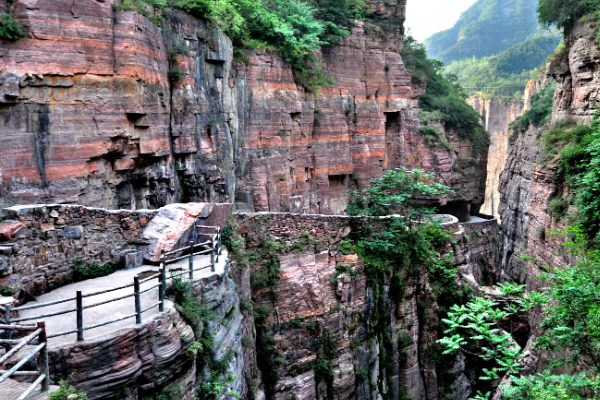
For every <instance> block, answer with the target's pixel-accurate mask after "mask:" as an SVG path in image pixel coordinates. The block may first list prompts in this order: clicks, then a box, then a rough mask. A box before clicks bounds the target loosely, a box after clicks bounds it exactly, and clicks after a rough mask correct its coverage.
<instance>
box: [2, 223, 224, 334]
mask: <svg viewBox="0 0 600 400" xmlns="http://www.w3.org/2000/svg"><path fill="white" fill-rule="evenodd" d="M199 230H209V231H211V232H215V233H199V232H198V231H199ZM194 232H195V235H194V237H195V240H192V241H190V242H189V245H188V246H185V247H182V248H179V249H177V250H173V251H169V252H164V251H163V252H162V254H161V259H160V267H159V271H158V273H157V274H154V275H151V276H149V277H147V278H144V279H139V278H138V277H135V278H134V279H133V283H130V284H127V285H122V286H118V287H115V288H111V289H105V290H100V291H96V292H92V293H85V294H84V293H82V292H81V291H77V292H76V293H75V296H73V297H68V298H64V299H60V300H54V301H49V302H46V303H40V304H32V305H24V306H20V307H11V306H10V305H7V306H6V307H0V308H1V309H2V311H3V313H4V323H5V324H6V325H7V326H12V325H11V324H14V323H22V322H26V321H39V320H41V319H43V318H48V317H54V316H57V315H63V314H70V313H75V315H76V319H77V328H76V329H72V330H67V331H63V332H57V333H52V334H50V335H47V338H48V339H51V338H55V337H59V336H65V335H70V334H75V333H76V334H77V341H82V340H84V332H85V331H87V330H90V329H95V328H99V327H101V326H105V325H109V324H113V323H115V322H119V321H123V320H125V319H129V318H133V317H135V320H136V324H141V323H142V315H143V314H144V313H145V312H147V311H149V310H151V309H153V308H154V307H158V308H159V311H160V312H163V311H164V310H165V296H166V290H167V282H168V280H169V279H173V278H176V277H179V276H182V275H184V274H187V275H188V277H189V280H190V281H191V282H194V272H197V271H201V270H204V269H207V268H211V271H213V272H214V271H215V265H216V263H218V262H219V255H221V253H222V248H221V228H219V227H216V226H201V225H195V230H194ZM199 237H207V238H209V240H206V241H203V242H201V243H197V240H198V238H199ZM207 247H208V248H207ZM187 252H189V254H185V255H183V256H180V255H181V254H182V253H187ZM206 254H210V255H211V257H210V264H209V265H206V266H202V267H200V268H196V267H195V266H194V257H195V256H198V255H206ZM173 256H175V257H173ZM185 258H189V264H188V265H189V268H188V270H184V271H183V272H176V273H171V274H170V275H169V276H167V272H168V265H169V264H172V263H175V262H177V261H179V260H182V259H185ZM154 279H157V280H158V282H157V283H156V284H154V285H152V286H149V287H147V288H144V289H142V288H141V285H142V284H144V283H146V282H149V281H151V280H154ZM131 287H132V288H133V293H129V294H126V295H122V296H118V297H114V298H111V299H108V300H104V301H99V302H97V303H93V304H87V305H85V306H84V305H83V299H84V298H89V297H94V296H99V295H102V294H106V293H110V292H114V291H117V290H122V289H127V288H131ZM156 288H158V289H159V290H158V301H157V302H156V303H154V304H152V305H150V306H148V307H146V308H143V309H142V302H141V295H142V294H144V293H146V292H149V291H150V290H153V289H156ZM129 297H133V298H134V303H135V312H134V313H132V314H128V315H125V316H122V317H119V318H115V319H112V320H109V321H103V322H98V323H95V324H93V325H88V326H85V325H84V323H83V314H84V310H86V309H90V308H93V307H99V306H103V305H105V304H108V303H112V302H114V301H118V300H123V299H126V298H129ZM70 301H75V307H73V308H69V309H66V310H58V311H54V312H49V313H45V314H39V315H34V316H25V317H20V318H12V316H11V315H12V313H13V312H18V311H25V310H33V309H39V308H44V307H51V306H55V305H57V304H62V303H66V302H70ZM0 329H1V328H0ZM10 339H11V336H10V333H9V336H8V337H7V338H6V340H10ZM0 343H2V341H0Z"/></svg>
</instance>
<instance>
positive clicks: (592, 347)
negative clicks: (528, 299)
mask: <svg viewBox="0 0 600 400" xmlns="http://www.w3.org/2000/svg"><path fill="white" fill-rule="evenodd" d="M567 233H568V234H569V235H571V236H574V238H573V240H572V241H570V242H567V243H566V244H565V246H566V247H567V249H568V250H569V253H571V254H572V255H573V256H575V257H576V258H577V264H576V265H575V266H572V267H568V268H554V269H552V271H551V272H549V273H547V274H544V275H543V276H542V278H544V279H546V280H547V281H549V282H550V285H549V289H548V291H547V293H548V295H549V296H550V298H551V299H552V300H553V301H552V302H550V303H548V306H547V309H546V310H545V314H546V318H545V319H544V321H543V322H542V324H541V327H542V328H544V329H545V332H546V333H545V334H544V335H543V336H542V337H540V338H538V341H537V343H538V345H539V346H540V347H542V348H544V349H546V350H551V351H561V350H562V349H565V348H568V349H570V350H571V357H572V358H573V359H574V360H575V361H576V360H577V359H578V358H579V357H580V356H585V357H586V359H588V360H590V361H591V362H592V364H593V366H594V369H595V371H596V372H600V316H599V314H598V311H599V309H598V305H599V304H600V298H599V293H600V292H599V290H598V289H599V287H600V250H593V249H587V248H586V246H587V242H586V238H585V236H584V234H583V232H582V231H581V230H579V229H575V228H570V229H569V230H568V231H567ZM553 234H554V235H556V234H560V232H553Z"/></svg>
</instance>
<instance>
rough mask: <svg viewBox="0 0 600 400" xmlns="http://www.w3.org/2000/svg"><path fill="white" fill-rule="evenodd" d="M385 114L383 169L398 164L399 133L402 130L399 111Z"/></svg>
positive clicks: (394, 166)
mask: <svg viewBox="0 0 600 400" xmlns="http://www.w3.org/2000/svg"><path fill="white" fill-rule="evenodd" d="M384 114H385V159H384V161H383V168H384V169H392V168H397V167H399V166H400V149H401V146H400V133H401V132H402V116H401V115H400V111H394V112H386V113H384Z"/></svg>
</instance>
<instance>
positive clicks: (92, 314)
mask: <svg viewBox="0 0 600 400" xmlns="http://www.w3.org/2000/svg"><path fill="white" fill-rule="evenodd" d="M226 259H227V252H226V251H225V249H223V254H222V255H221V256H219V262H218V263H216V265H215V272H212V271H211V269H210V267H209V268H206V269H203V270H202V271H194V279H200V278H206V277H209V276H212V275H216V274H219V275H221V274H223V272H224V270H225V260H226ZM188 265H189V260H188V259H187V258H186V259H183V260H180V261H178V262H176V263H173V264H169V265H168V268H169V269H168V271H169V272H174V273H176V272H179V271H188V270H189V267H188ZM209 265H210V254H207V255H200V256H195V257H194V267H195V269H197V268H200V267H204V266H209ZM157 272H158V266H146V265H145V266H142V267H139V268H133V269H129V270H122V271H117V272H115V273H113V274H111V275H108V276H105V277H102V278H96V279H89V280H86V281H82V282H77V283H73V284H70V285H67V286H63V287H61V288H59V289H56V290H53V291H52V292H50V293H47V294H44V295H42V296H39V297H38V298H37V302H38V303H46V302H49V301H54V300H59V299H64V298H68V297H74V296H75V293H76V292H77V291H78V290H81V291H82V293H83V295H84V296H85V295H86V293H90V292H96V291H99V290H105V289H110V288H113V287H119V286H123V285H126V284H128V283H131V284H133V278H134V277H135V276H139V278H140V279H144V278H146V277H148V276H150V275H152V274H155V273H157ZM169 272H168V273H167V276H169V275H170V273H169ZM187 276H188V275H187V274H184V275H182V278H184V279H187ZM156 283H158V279H152V280H150V281H148V282H145V283H143V284H141V288H140V289H141V290H142V291H143V290H144V289H146V288H148V287H150V286H153V285H155V284H156ZM131 293H133V286H132V287H128V288H125V289H120V290H116V291H113V292H109V293H105V294H102V295H98V296H92V297H84V298H83V306H84V307H85V306H87V305H91V304H96V303H99V302H103V301H106V300H110V299H115V298H118V297H121V296H125V295H127V294H131ZM140 297H141V303H142V304H141V308H142V309H144V308H147V307H149V306H151V305H152V304H155V303H156V302H158V287H156V288H154V289H151V290H149V291H148V292H145V293H142V295H141V296H140ZM31 304H36V302H30V303H27V305H31ZM75 307H76V305H75V300H72V301H68V302H65V303H61V304H56V305H53V306H49V307H43V308H38V309H33V310H23V311H20V312H19V317H29V316H36V315H41V314H47V313H50V312H56V311H60V310H68V309H73V308H75ZM172 307H173V304H172V303H171V302H170V301H168V300H166V301H165V309H166V310H168V309H170V308H172ZM133 313H135V301H134V297H128V298H125V299H121V300H116V301H114V302H111V303H108V304H103V305H100V306H98V307H93V308H88V309H84V310H83V324H84V326H89V325H93V324H97V323H100V322H104V321H110V320H112V319H116V318H119V317H122V316H126V315H129V314H133ZM158 314H159V311H158V306H157V307H153V308H152V309H150V310H148V311H146V312H144V313H143V315H142V323H144V322H147V321H149V320H151V319H152V318H154V317H155V316H156V315H158ZM43 320H44V321H45V322H46V330H47V332H48V335H52V334H55V333H59V332H64V331H69V330H72V329H76V327H77V316H76V313H75V312H71V313H68V314H63V315H57V316H53V317H46V318H43ZM33 322H35V320H34V321H29V322H26V323H33ZM133 326H135V317H131V318H128V319H125V320H122V321H119V322H115V323H112V324H109V325H104V326H102V327H98V328H94V329H90V330H86V331H85V332H84V339H85V340H90V339H97V338H100V337H104V336H108V335H110V334H112V333H114V332H116V331H119V330H121V329H125V328H131V327H133ZM76 340H77V335H76V334H75V333H73V334H69V335H65V336H59V337H56V338H51V339H49V340H48V342H49V347H50V348H53V347H58V346H62V345H68V344H72V343H74V342H76ZM0 399H1V400H4V397H2V396H0Z"/></svg>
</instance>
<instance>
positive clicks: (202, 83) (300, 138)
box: [0, 0, 485, 214]
mask: <svg viewBox="0 0 600 400" xmlns="http://www.w3.org/2000/svg"><path fill="white" fill-rule="evenodd" d="M10 3H11V5H10V7H9V8H10V12H11V13H12V14H13V15H14V16H15V17H16V18H17V19H18V20H19V21H21V22H22V23H23V24H24V25H25V26H26V27H27V29H28V30H29V32H30V37H29V38H28V39H24V40H20V41H18V42H15V43H13V42H7V41H2V42H0V70H1V75H0V103H2V104H1V106H0V115H1V117H2V118H0V132H2V135H0V204H5V205H6V204H15V203H33V202H59V203H79V204H85V205H95V206H103V207H107V208H138V209H139V208H157V207H159V206H162V205H164V204H167V203H170V202H174V201H192V200H193V201H227V202H233V201H235V202H236V203H237V204H238V206H240V207H241V208H245V209H253V210H258V211H261V210H272V211H294V212H317V213H327V214H329V213H340V212H343V211H344V209H345V207H346V202H347V196H346V192H347V191H348V189H351V188H359V189H360V188H364V187H365V186H366V185H367V184H368V182H369V180H370V179H371V178H372V177H374V176H379V175H381V174H382V173H383V171H384V170H385V169H386V168H393V167H396V166H399V165H406V166H409V167H422V168H425V169H429V170H434V171H436V172H437V173H438V174H439V176H440V178H441V180H442V181H444V182H445V183H448V184H450V185H452V186H453V187H454V188H455V189H456V190H457V195H456V196H455V198H454V199H451V200H456V201H459V203H458V204H460V206H461V207H463V208H464V207H465V206H468V205H469V204H474V205H475V206H476V207H478V205H479V204H481V202H482V187H483V185H482V179H483V178H484V177H483V175H482V174H481V173H480V171H481V168H480V167H479V166H478V165H477V163H476V162H471V161H469V159H470V156H471V154H470V153H471V146H470V144H469V143H468V141H464V140H459V139H458V136H457V135H456V133H452V132H448V133H447V136H448V137H449V139H450V142H451V144H452V145H453V149H452V150H447V149H445V148H443V147H439V146H438V147H436V146H433V145H430V144H428V143H427V142H426V141H425V140H424V138H423V137H421V136H420V135H419V134H418V126H419V125H420V124H421V122H420V121H419V120H418V119H417V108H416V107H417V99H415V92H414V91H413V89H412V88H411V85H410V81H411V79H410V73H409V72H408V71H407V70H406V69H405V68H404V65H403V62H402V58H401V55H400V51H401V49H402V45H403V27H402V26H401V25H392V27H391V28H389V31H388V32H383V33H384V34H381V33H378V32H377V30H374V29H370V28H371V27H370V26H365V25H368V24H367V23H357V24H356V27H355V28H354V29H353V32H352V35H351V36H349V37H348V38H346V39H344V40H343V41H342V43H341V44H340V46H337V47H334V48H329V49H324V50H323V52H322V54H321V58H322V59H323V62H324V68H325V72H326V73H328V74H330V75H331V77H332V78H333V80H334V81H335V82H336V83H335V85H334V86H331V87H324V88H322V90H321V92H320V93H319V94H310V93H307V92H306V91H305V90H304V89H303V88H302V87H300V86H298V85H296V84H295V83H294V80H293V76H292V71H291V68H290V66H289V65H288V64H287V63H285V62H284V61H282V60H281V58H279V57H278V56H277V55H276V54H272V53H269V52H265V51H255V52H247V53H246V54H245V56H244V57H242V58H244V59H245V63H242V62H234V57H233V48H232V45H231V41H230V40H229V39H228V38H227V37H226V36H225V35H223V34H222V33H220V32H218V31H215V30H212V29H209V28H208V27H207V26H206V24H205V23H204V22H203V21H201V20H198V19H196V18H193V17H191V16H189V15H187V14H185V13H182V12H178V11H169V12H167V22H166V28H165V29H164V30H161V29H159V28H157V27H156V26H154V25H153V24H152V23H150V21H149V20H147V19H146V18H145V17H143V16H141V15H138V14H136V13H133V12H115V11H114V10H113V4H112V3H113V1H112V0H106V1H105V0H78V1H76V2H73V1H71V0H69V1H67V0H36V1H31V0H14V1H12V2H10ZM0 6H2V7H6V6H7V0H0ZM371 7H372V9H373V10H376V11H377V12H378V13H380V14H392V15H394V16H400V17H403V16H404V11H405V1H404V0H394V1H388V2H385V3H379V2H375V1H374V0H373V2H372V5H371ZM170 69H171V72H172V73H171V78H173V77H174V75H175V74H173V72H174V71H182V76H181V77H180V79H176V80H174V79H171V81H170V80H169V70H170ZM482 160H484V159H482ZM483 162H485V161H483ZM473 177H476V178H475V179H474V178H473ZM442 201H445V200H442Z"/></svg>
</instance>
